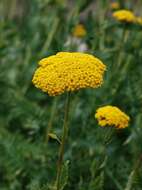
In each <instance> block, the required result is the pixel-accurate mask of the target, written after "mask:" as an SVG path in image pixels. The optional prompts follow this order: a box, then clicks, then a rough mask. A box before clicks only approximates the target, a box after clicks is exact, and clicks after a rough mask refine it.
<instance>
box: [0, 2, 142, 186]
mask: <svg viewBox="0 0 142 190" xmlns="http://www.w3.org/2000/svg"><path fill="white" fill-rule="evenodd" d="M117 3H118V5H119V8H118V7H117V9H128V10H131V11H132V12H133V13H134V14H135V15H136V16H137V17H142V13H141V8H142V2H141V0H139V1H138V0H137V1H134V0H132V1H128V0H126V1H121V0H120V1H117ZM114 11H115V10H114V6H112V3H111V1H109V0H100V1H93V0H89V1H88V0H76V1H71V0H69V1H68V0H19V1H18V0H11V1H8V0H1V1H0V34H1V35H0V58H1V59H0V179H1V180H0V190H56V186H55V179H56V173H57V160H58V150H59V147H60V144H61V136H62V125H63V118H64V104H65V96H66V93H64V94H62V95H60V96H55V97H52V96H49V95H48V94H46V93H43V92H41V91H40V90H39V89H36V88H35V87H34V85H33V84H32V78H33V74H34V72H35V70H36V68H37V63H38V62H39V60H41V59H42V58H44V57H48V56H50V55H54V54H56V53H57V52H60V51H71V52H72V51H74V52H76V51H83V52H86V53H89V54H92V55H95V56H96V57H98V58H99V59H101V60H102V62H103V63H104V64H105V65H106V66H107V71H106V72H105V77H104V84H103V85H102V86H101V87H100V88H97V89H83V90H79V91H76V92H72V93H71V97H70V111H69V121H68V124H69V134H68V138H67V141H66V144H65V153H64V162H63V167H62V172H61V180H60V190H141V189H142V172H141V171H142V127H141V123H142V78H141V77H142V74H141V71H142V63H141V60H142V32H141V31H142V25H141V22H140V19H139V22H124V21H123V22H121V21H119V20H117V19H115V18H114V17H113V12H114ZM78 24H81V25H79V26H81V27H79V30H81V31H83V32H82V34H83V35H80V33H79V35H77V34H76V32H74V31H75V28H76V26H78ZM80 28H81V29H80ZM85 30H86V31H85ZM79 32H80V31H79ZM106 105H113V106H117V107H119V108H120V109H121V110H122V111H124V112H125V113H126V114H127V115H129V117H130V122H129V126H128V127H127V128H125V129H114V130H113V131H111V130H109V129H110V128H107V127H100V126H99V125H98V122H97V120H96V119H95V113H96V110H97V109H98V108H99V107H102V106H106Z"/></svg>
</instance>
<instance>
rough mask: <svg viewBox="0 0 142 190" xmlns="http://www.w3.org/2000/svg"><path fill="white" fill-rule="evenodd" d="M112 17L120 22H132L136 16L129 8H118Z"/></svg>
mask: <svg viewBox="0 0 142 190" xmlns="http://www.w3.org/2000/svg"><path fill="white" fill-rule="evenodd" d="M113 17H114V18H115V19H116V20H118V21H122V22H128V23H133V22H135V20H136V17H135V15H134V13H133V12H132V11H129V10H118V11H115V12H114V13H113Z"/></svg>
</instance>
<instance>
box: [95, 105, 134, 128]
mask: <svg viewBox="0 0 142 190" xmlns="http://www.w3.org/2000/svg"><path fill="white" fill-rule="evenodd" d="M95 118H96V119H97V120H98V123H99V125H100V126H101V127H105V126H112V127H115V128H117V129H121V128H126V127H128V123H129V120H130V118H129V116H128V115H126V114H125V113H124V112H122V111H121V110H120V109H119V108H117V107H115V106H104V107H101V108H98V109H97V111H96V114H95Z"/></svg>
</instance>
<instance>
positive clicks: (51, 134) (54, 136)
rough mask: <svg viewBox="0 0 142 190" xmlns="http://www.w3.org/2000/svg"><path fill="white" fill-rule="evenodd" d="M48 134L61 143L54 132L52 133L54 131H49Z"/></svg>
mask: <svg viewBox="0 0 142 190" xmlns="http://www.w3.org/2000/svg"><path fill="white" fill-rule="evenodd" d="M48 136H49V137H50V138H51V139H54V140H57V141H58V143H60V144H61V141H60V139H59V138H58V137H57V135H56V134H54V133H49V134H48Z"/></svg>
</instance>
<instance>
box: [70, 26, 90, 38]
mask: <svg viewBox="0 0 142 190" xmlns="http://www.w3.org/2000/svg"><path fill="white" fill-rule="evenodd" d="M86 34H87V32H86V29H85V27H84V25H83V24H78V25H77V26H76V27H75V28H74V30H73V36H74V37H80V38H81V37H84V36H86Z"/></svg>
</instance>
